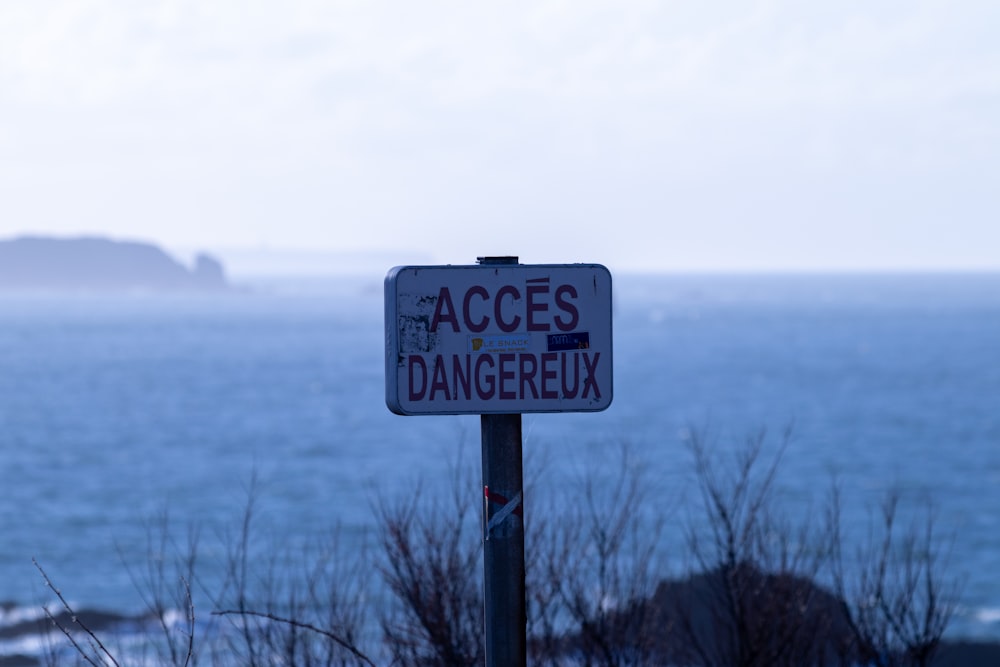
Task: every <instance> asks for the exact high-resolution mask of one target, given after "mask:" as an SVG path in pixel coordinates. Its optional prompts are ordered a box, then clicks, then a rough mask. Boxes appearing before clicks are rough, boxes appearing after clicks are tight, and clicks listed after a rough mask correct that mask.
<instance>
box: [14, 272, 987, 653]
mask: <svg viewBox="0 0 1000 667" xmlns="http://www.w3.org/2000/svg"><path fill="white" fill-rule="evenodd" d="M614 298H615V309H614V313H615V314H614V337H615V349H614V366H615V379H614V382H615V386H614V393H615V397H614V401H613V403H612V405H611V407H610V409H608V410H607V411H606V412H603V413H598V414H554V415H553V414H546V415H526V416H525V418H524V431H525V457H526V467H528V468H531V467H532V466H536V465H537V466H539V470H540V471H541V472H537V473H536V472H535V471H534V470H526V476H528V477H531V476H536V477H538V479H539V481H538V483H539V484H540V485H542V486H544V485H545V484H546V481H547V480H548V479H550V478H551V479H557V478H560V476H561V475H565V474H566V473H568V472H576V471H579V470H587V469H588V468H589V469H594V470H599V469H601V468H602V467H605V466H607V465H608V464H609V462H612V461H613V460H614V457H615V456H616V451H617V448H618V445H619V444H620V443H622V442H627V443H629V445H630V446H631V448H632V450H633V451H634V453H635V454H636V455H637V456H638V457H640V458H641V459H642V460H643V461H644V463H645V467H646V469H647V472H648V473H649V476H650V477H651V479H652V480H653V482H652V483H653V484H654V485H655V487H656V493H657V494H658V495H660V496H661V497H663V498H667V499H670V502H668V503H665V504H664V505H665V506H666V505H671V506H676V501H677V500H678V495H681V496H683V495H684V494H685V493H688V491H689V488H688V486H687V485H688V484H689V477H690V475H689V471H690V457H689V456H688V454H687V451H686V450H685V448H684V446H683V440H684V438H685V433H687V432H690V429H692V428H704V429H706V431H707V432H708V433H709V434H711V435H712V437H714V438H715V439H716V440H717V441H718V442H719V443H720V444H719V446H720V447H723V448H725V447H729V446H735V445H732V444H731V443H734V442H739V441H740V440H742V439H743V438H744V437H746V436H747V435H748V434H751V433H754V432H756V431H758V430H759V429H761V428H766V429H767V430H768V431H769V433H772V434H774V437H773V438H772V439H771V441H773V442H775V443H777V441H778V440H779V439H780V438H779V437H778V434H779V433H780V432H781V431H782V430H783V429H784V428H785V427H786V426H788V425H789V424H791V425H792V438H791V442H790V444H789V446H788V448H787V450H786V451H785V453H784V457H783V460H782V463H781V469H780V477H779V489H780V492H781V494H782V498H783V499H784V502H786V503H787V504H789V505H790V506H792V507H795V508H798V509H800V510H801V511H803V512H807V511H811V508H814V507H815V506H816V505H818V504H820V503H821V502H822V498H823V493H824V491H825V489H827V488H828V487H829V485H830V480H831V478H832V476H834V475H836V477H837V478H838V479H839V480H840V484H841V486H842V487H843V490H844V496H845V506H846V507H845V518H846V520H847V522H848V532H849V533H851V534H855V533H860V532H862V531H861V528H862V527H863V526H864V525H865V521H866V520H867V519H866V518H867V516H868V515H867V511H868V509H869V508H870V507H871V506H872V505H873V503H876V502H877V501H878V499H879V498H880V497H881V495H882V494H883V493H884V492H885V491H886V490H887V489H889V488H890V487H893V486H896V487H898V488H901V489H903V490H904V492H905V493H906V494H907V498H910V499H919V498H921V497H924V496H927V497H930V498H932V499H933V501H934V503H935V507H936V511H937V515H936V517H937V518H936V521H937V524H936V525H937V527H938V528H939V530H940V532H941V533H942V534H951V535H953V544H952V547H951V551H950V561H949V562H950V566H949V572H952V573H954V574H956V575H957V576H959V577H960V578H961V579H962V581H963V582H964V586H963V589H962V590H963V593H962V599H961V606H960V608H959V612H958V615H957V617H956V619H955V622H954V623H953V625H952V628H951V632H950V634H952V635H960V636H977V637H988V638H992V639H997V640H1000V275H869V276H847V275H842V276H822V275H773V276H735V275H734V276H726V275H689V276H630V275H620V276H619V275H616V276H615V297H614ZM382 318H383V303H382V284H381V276H358V277H342V278H338V279H329V280H324V281H298V282H296V281H273V280H272V281H257V282H255V283H253V284H252V289H249V290H246V291H243V292H240V293H234V294H227V295H201V296H199V295H191V296H153V295H118V296H106V295H105V296H101V295H73V296H67V295H51V294H50V295H44V294H42V295H38V294H35V295H2V296H0V533H2V537H0V600H10V601H13V602H16V603H17V604H19V605H25V606H27V605H31V604H35V603H37V602H38V601H39V600H42V599H46V595H47V594H46V591H45V590H44V583H43V581H42V578H41V577H40V576H39V574H38V573H37V571H36V570H35V569H34V567H33V565H32V562H31V559H32V558H33V557H35V558H37V559H38V561H39V562H40V563H41V564H42V565H43V566H44V567H45V569H46V571H47V572H48V574H49V575H50V576H51V577H52V579H53V580H54V581H55V582H56V583H57V584H58V585H59V586H60V587H61V588H62V590H63V592H64V594H66V595H67V596H68V597H70V598H71V599H72V600H74V601H76V602H77V603H78V604H82V605H86V606H88V607H95V606H96V607H105V608H110V609H118V610H122V611H129V610H133V609H136V608H137V607H138V606H139V600H138V596H137V594H136V591H135V587H134V585H133V583H132V581H131V580H130V577H129V574H128V573H127V572H126V570H125V568H123V567H122V565H121V563H122V560H125V561H128V562H132V563H136V562H142V561H143V559H145V558H148V556H149V549H148V542H147V526H148V522H149V520H150V519H151V518H152V517H155V516H157V515H158V513H161V512H162V511H164V509H165V508H166V510H167V511H169V513H170V515H171V517H172V520H173V521H174V522H175V524H179V525H184V524H192V523H199V524H202V525H207V526H209V527H210V530H219V531H223V530H225V529H226V526H231V525H232V522H233V519H234V517H238V516H239V512H240V509H241V507H242V506H243V504H244V503H245V501H246V488H247V486H248V485H249V484H250V483H251V479H253V478H256V479H258V480H259V486H260V493H261V507H262V515H263V520H264V523H265V525H267V526H270V527H271V528H273V529H274V530H280V533H281V534H282V535H286V536H287V535H292V536H299V537H302V538H307V537H308V536H310V535H315V534H318V533H319V532H322V531H323V530H325V529H327V528H329V527H330V526H331V525H339V526H340V528H341V530H342V531H343V535H345V536H346V539H358V540H360V539H361V536H362V535H363V534H365V532H366V531H367V530H369V529H370V528H371V527H372V524H373V519H372V509H371V508H372V503H373V498H376V497H378V496H379V495H381V494H388V495H392V494H393V493H408V492H410V491H412V490H413V489H415V488H417V487H418V486H422V488H424V489H425V490H426V489H428V488H429V489H434V488H436V487H440V486H443V485H447V484H449V480H450V477H449V475H450V472H449V471H450V467H449V463H448V462H449V461H450V460H453V459H454V458H455V456H456V452H457V451H459V449H460V448H461V446H462V445H463V443H464V448H462V449H463V451H466V450H467V451H466V455H467V456H469V457H471V458H472V459H474V460H475V459H477V458H478V455H479V454H478V447H479V442H478V440H479V422H478V419H477V418H476V417H470V416H445V417H399V416H396V415H393V414H391V413H390V412H389V411H388V410H387V409H386V407H385V403H384V378H383V373H384V368H383V344H384V335H383V322H382ZM543 464H544V467H543ZM680 500H681V502H683V498H681V499H680ZM470 502H479V500H478V499H470ZM649 511H650V512H656V511H657V508H656V506H651V507H650V508H649ZM680 523H681V521H680V519H679V518H676V517H673V516H672V517H671V518H670V519H669V520H668V525H676V527H677V529H678V530H680V528H681V526H680ZM852 531H853V532H852ZM669 551H670V547H669V546H668V548H666V549H665V552H668V553H669ZM216 555H218V554H216ZM212 557H213V554H212V553H211V551H209V552H208V553H207V554H205V558H206V559H207V560H211V558H212Z"/></svg>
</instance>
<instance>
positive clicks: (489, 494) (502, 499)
mask: <svg viewBox="0 0 1000 667" xmlns="http://www.w3.org/2000/svg"><path fill="white" fill-rule="evenodd" d="M479 263H480V264H517V258H516V257H480V258H479ZM480 419H481V421H482V439H483V491H484V497H485V509H484V512H483V521H484V526H485V527H484V542H483V568H484V574H485V577H484V581H485V602H486V609H485V612H486V613H485V616H486V623H485V625H486V667H525V665H526V663H527V648H526V647H527V641H526V639H527V613H526V604H525V593H524V512H523V507H524V504H523V502H522V501H523V492H524V489H523V486H524V479H523V472H522V458H521V415H520V414H507V415H482V416H481V417H480Z"/></svg>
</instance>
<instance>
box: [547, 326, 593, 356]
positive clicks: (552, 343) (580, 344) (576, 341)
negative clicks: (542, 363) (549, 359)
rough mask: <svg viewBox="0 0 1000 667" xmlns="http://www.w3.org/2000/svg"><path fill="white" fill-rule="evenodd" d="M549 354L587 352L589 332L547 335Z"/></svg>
mask: <svg viewBox="0 0 1000 667" xmlns="http://www.w3.org/2000/svg"><path fill="white" fill-rule="evenodd" d="M548 339H549V352H559V351H560V350H587V349H589V348H590V332H588V331H575V332H573V333H564V334H549V335H548Z"/></svg>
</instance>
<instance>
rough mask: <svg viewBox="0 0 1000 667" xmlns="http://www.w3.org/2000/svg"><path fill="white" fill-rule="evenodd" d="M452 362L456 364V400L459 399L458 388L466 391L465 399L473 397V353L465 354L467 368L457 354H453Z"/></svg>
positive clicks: (453, 374) (453, 376)
mask: <svg viewBox="0 0 1000 667" xmlns="http://www.w3.org/2000/svg"><path fill="white" fill-rule="evenodd" d="M451 363H452V364H454V367H453V368H452V369H451V370H452V384H453V385H455V400H456V401H457V400H458V390H459V389H461V390H462V391H463V392H464V393H465V400H469V399H470V398H472V388H471V387H470V386H469V385H470V379H471V378H470V376H469V367H470V366H471V365H472V355H470V354H467V355H465V368H464V369H463V368H462V362H461V360H460V358H459V356H458V355H457V354H453V355H451Z"/></svg>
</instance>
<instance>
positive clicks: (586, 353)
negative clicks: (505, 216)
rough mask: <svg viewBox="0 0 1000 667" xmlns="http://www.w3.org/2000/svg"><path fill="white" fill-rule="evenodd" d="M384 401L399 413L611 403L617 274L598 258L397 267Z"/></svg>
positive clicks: (388, 314) (388, 311) (392, 276)
mask: <svg viewBox="0 0 1000 667" xmlns="http://www.w3.org/2000/svg"><path fill="white" fill-rule="evenodd" d="M385 337H386V351H385V402H386V405H388V406H389V409H390V410H392V411H393V412H395V413H397V414H401V415H429V414H514V413H524V412H590V411H597V410H604V409H605V408H607V407H608V405H610V404H611V398H612V366H611V274H610V273H609V272H608V270H607V269H606V268H605V267H603V266H601V265H599V264H479V265H472V266H397V267H396V268H394V269H392V270H390V271H389V273H388V275H387V276H386V278H385Z"/></svg>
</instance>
